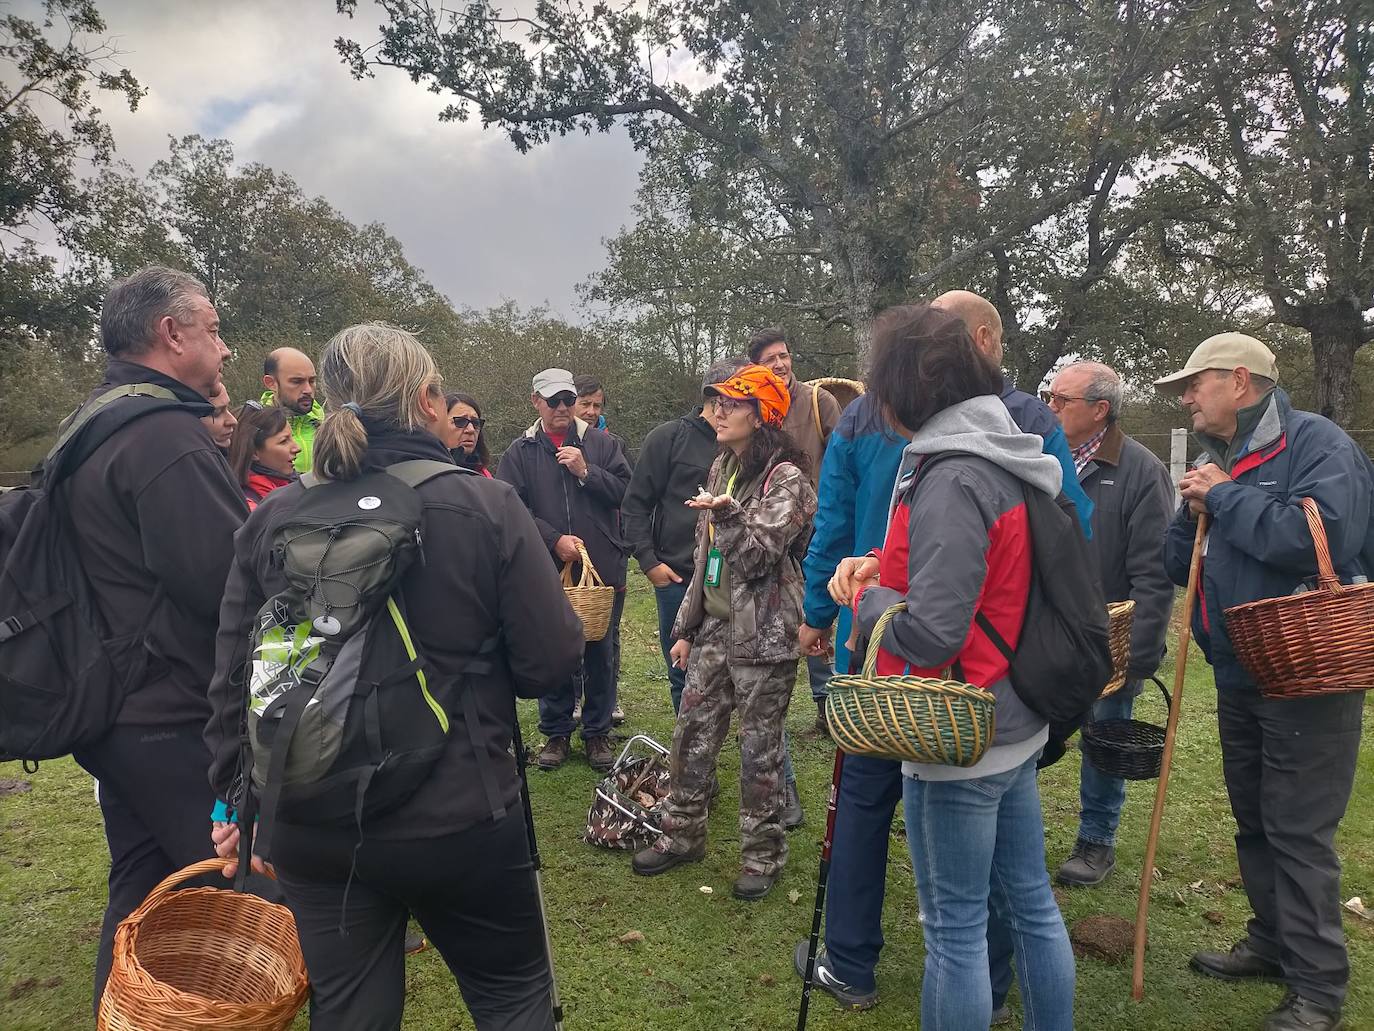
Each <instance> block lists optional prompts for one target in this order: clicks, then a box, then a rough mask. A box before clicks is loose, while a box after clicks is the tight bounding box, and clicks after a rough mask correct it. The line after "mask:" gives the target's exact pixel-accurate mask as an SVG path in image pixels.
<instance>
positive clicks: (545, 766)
mask: <svg viewBox="0 0 1374 1031" xmlns="http://www.w3.org/2000/svg"><path fill="white" fill-rule="evenodd" d="M567 761H568V760H566V759H560V760H559V761H558V762H556V763H541V762H539V761H537V760H536V761H535V764H534V768H535V769H536V770H543V771H544V772H545V773H550V772H552V771H553V770H556V769H558V768H559V767H560V766H562V765H563V764H564V763H565V762H567Z"/></svg>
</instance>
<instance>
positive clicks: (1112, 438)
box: [1078, 422, 1126, 480]
mask: <svg viewBox="0 0 1374 1031" xmlns="http://www.w3.org/2000/svg"><path fill="white" fill-rule="evenodd" d="M1125 446H1126V434H1124V433H1122V432H1121V424H1120V423H1116V422H1114V423H1112V424H1111V425H1110V426H1108V427H1107V432H1106V433H1104V434H1103V435H1102V443H1101V444H1099V445H1097V454H1095V455H1093V457H1092V461H1091V462H1089V463H1088V464H1087V465H1085V466H1084V467H1083V471H1082V472H1081V473H1079V475H1078V478H1079V479H1080V480H1082V479H1083V478H1084V477H1085V476H1087V475H1088V473H1089V472H1090V471H1091V470H1092V468H1093V467H1094V466H1096V465H1110V466H1118V465H1120V464H1121V449H1122V448H1124V447H1125Z"/></svg>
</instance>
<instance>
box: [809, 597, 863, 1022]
mask: <svg viewBox="0 0 1374 1031" xmlns="http://www.w3.org/2000/svg"><path fill="white" fill-rule="evenodd" d="M846 647H847V648H848V649H849V673H850V675H851V676H852V675H853V673H854V670H855V668H856V665H855V658H854V652H855V651H856V650H857V649H858V647H859V627H858V623H857V622H856V623H855V624H854V630H853V633H851V634H850V636H849V640H848V641H847V642H846ZM843 775H844V752H842V751H841V750H840V748H839V746H838V745H837V746H836V748H835V767H834V771H833V772H832V773H831V774H830V800H829V801H828V802H827V803H826V806H825V837H824V838H823V839H821V868H820V873H819V874H818V875H817V877H816V908H815V909H814V910H812V913H811V938H810V940H809V941H808V942H807V943H806V976H805V977H803V978H802V997H801V1008H800V1009H799V1010H797V1031H806V1015H807V1013H808V1012H809V1011H810V1009H811V987H812V984H813V983H814V982H815V980H816V952H817V951H818V947H819V945H820V940H821V914H822V913H823V912H824V911H825V888H826V885H827V884H828V883H829V882H830V852H831V849H832V848H833V846H834V844H835V809H836V806H837V803H838V802H839V798H840V778H841V777H842V776H843Z"/></svg>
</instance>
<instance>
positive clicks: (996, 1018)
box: [988, 1002, 1011, 1027]
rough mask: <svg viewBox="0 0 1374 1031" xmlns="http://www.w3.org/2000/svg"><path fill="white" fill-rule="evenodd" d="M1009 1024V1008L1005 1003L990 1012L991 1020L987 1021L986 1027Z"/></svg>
mask: <svg viewBox="0 0 1374 1031" xmlns="http://www.w3.org/2000/svg"><path fill="white" fill-rule="evenodd" d="M1010 1023H1011V1007H1010V1006H1008V1005H1007V1004H1006V1003H1005V1002H1004V1003H1002V1005H1000V1006H998V1007H997V1008H996V1009H995V1010H993V1011H992V1019H991V1020H989V1021H988V1027H997V1026H999V1025H1001V1024H1010Z"/></svg>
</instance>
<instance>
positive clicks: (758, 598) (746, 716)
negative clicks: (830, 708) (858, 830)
mask: <svg viewBox="0 0 1374 1031" xmlns="http://www.w3.org/2000/svg"><path fill="white" fill-rule="evenodd" d="M706 393H707V394H708V395H712V396H714V397H715V399H716V403H715V416H714V419H715V426H716V439H717V441H718V442H719V443H720V445H721V453H720V456H719V457H718V458H717V459H716V461H715V464H714V465H713V466H712V467H711V472H710V475H709V480H708V485H709V486H708V488H705V489H703V491H702V493H701V494H700V495H698V496H697V497H695V498H692V499H690V500H689V501H688V502H687V504H688V505H689V506H690V507H692V508H695V509H697V510H698V511H700V513H701V515H700V517H699V518H698V520H697V544H696V569H695V574H694V575H693V578H692V583H691V585H690V586H689V587H688V589H687V596H686V597H685V598H684V599H683V602H682V608H681V609H679V611H678V616H677V623H676V625H675V626H674V627H673V637H674V638H675V639H676V642H677V643H676V644H674V645H673V649H672V652H671V657H672V660H673V664H674V665H676V666H677V667H678V668H680V669H685V670H686V671H687V686H686V689H685V690H684V691H683V694H682V708H681V710H680V711H679V713H678V721H677V727H676V729H675V731H674V733H673V752H672V793H671V795H670V796H669V799H668V804H667V809H666V812H665V816H664V819H663V826H664V834H663V837H661V838H660V839H659V840H658V841H657V842H656V843H655V844H654V845H653V846H652V847H650V848H647V849H645V850H643V851H642V852H640V853H639V854H638V855H636V856H635V858H634V870H635V873H638V874H643V875H645V876H652V875H654V874H660V873H664V872H666V871H668V870H671V869H672V868H673V867H675V866H679V865H681V864H683V863H691V862H696V861H697V860H699V859H701V858H702V857H703V856H704V855H705V853H706V809H707V804H708V802H709V801H710V793H711V790H712V787H713V785H714V783H715V769H716V758H717V756H718V755H719V754H720V749H721V746H722V745H723V744H724V742H725V736H726V734H727V733H728V732H729V730H730V713H731V711H732V710H735V709H738V710H739V719H740V727H739V737H740V852H741V861H742V871H741V873H740V876H739V878H738V879H737V880H736V881H735V885H734V894H735V896H736V897H737V898H741V899H749V900H753V899H760V898H762V897H763V896H764V895H766V894H768V891H769V889H770V888H772V887H773V883H774V882H775V881H776V880H777V877H778V874H779V873H781V872H782V868H783V864H784V863H785V862H786V861H787V840H786V836H785V834H784V831H783V826H782V819H781V809H782V804H783V773H782V764H783V747H784V746H783V723H784V720H785V718H786V715H787V704H788V702H789V701H790V700H791V698H792V687H793V685H794V684H795V682H796V679H797V658H798V654H799V653H798V645H797V630H798V627H799V625H800V623H801V613H802V593H803V588H802V573H801V566H800V563H799V561H798V559H799V555H800V553H801V552H802V551H803V550H804V544H805V535H806V530H807V527H808V526H809V525H810V523H811V517H812V516H813V515H814V514H815V512H816V492H815V489H814V488H813V487H812V486H811V480H810V478H809V477H808V475H807V469H806V466H807V458H806V456H805V455H804V454H803V453H801V452H800V451H798V450H797V449H796V448H795V447H794V446H793V444H792V443H791V440H790V438H788V436H787V435H786V434H785V433H784V432H783V430H782V428H781V427H782V420H783V418H784V416H786V414H787V409H788V406H789V404H790V398H789V396H788V393H787V387H786V386H785V385H784V384H783V382H782V380H781V379H779V378H778V377H777V376H776V375H774V374H773V373H772V372H770V371H769V370H768V369H765V368H763V367H762V366H760V365H748V366H745V367H744V368H743V369H740V370H739V372H737V373H735V374H734V375H733V376H731V377H730V378H729V379H728V380H726V381H725V382H723V383H717V384H714V385H712V386H710V387H707V388H706Z"/></svg>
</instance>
